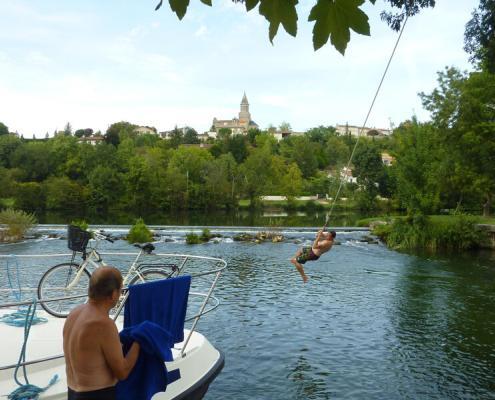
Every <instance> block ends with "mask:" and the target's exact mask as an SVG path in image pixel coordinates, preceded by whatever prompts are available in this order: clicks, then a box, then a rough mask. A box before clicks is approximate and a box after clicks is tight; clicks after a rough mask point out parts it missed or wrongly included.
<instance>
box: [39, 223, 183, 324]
mask: <svg viewBox="0 0 495 400" xmlns="http://www.w3.org/2000/svg"><path fill="white" fill-rule="evenodd" d="M90 239H94V240H95V246H94V247H92V248H90V249H91V251H90V252H89V253H88V252H87V251H86V250H87V246H88V243H89V241H90ZM101 240H106V241H108V242H111V243H113V242H114V240H113V239H112V237H111V236H110V235H107V234H105V233H104V232H103V231H99V232H87V231H85V230H82V229H80V228H79V227H76V226H73V225H69V227H68V247H69V249H70V250H72V252H73V253H72V259H71V261H70V262H67V263H61V264H57V265H54V266H53V267H50V268H49V269H48V270H47V271H46V272H45V273H44V274H43V276H42V277H41V279H40V281H39V283H38V300H39V303H40V304H41V306H42V307H43V309H44V310H45V311H46V312H47V313H49V314H51V315H53V316H54V317H59V318H65V317H67V315H69V312H70V310H71V309H72V308H74V307H75V306H78V305H79V304H82V303H85V302H86V297H87V291H88V286H89V279H90V277H91V272H90V270H89V269H88V266H89V265H91V266H92V267H93V269H96V268H98V267H100V266H104V265H106V264H105V262H104V261H103V259H102V258H101V255H100V253H98V244H99V242H100V241H101ZM135 246H136V247H138V248H139V249H140V251H139V253H138V255H137V257H136V258H135V260H134V261H133V263H132V264H131V266H130V268H129V271H128V272H127V274H126V275H125V276H124V277H123V287H126V286H128V285H135V284H138V283H142V282H145V281H151V280H156V279H167V278H169V277H171V276H172V275H173V273H174V272H176V271H177V269H178V268H177V266H176V265H175V264H138V261H139V259H140V258H141V256H142V255H143V254H148V255H149V254H152V252H153V250H154V249H155V246H153V245H152V244H151V243H146V244H144V245H139V244H135ZM77 253H82V262H81V263H80V264H78V263H76V262H74V259H75V256H76V254H77ZM168 268H170V271H166V269H168ZM68 297H70V298H68ZM54 299H55V300H54ZM121 299H122V297H121ZM119 303H120V301H119ZM117 307H119V305H117Z"/></svg>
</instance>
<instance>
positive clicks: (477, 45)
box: [464, 0, 495, 74]
mask: <svg viewBox="0 0 495 400" xmlns="http://www.w3.org/2000/svg"><path fill="white" fill-rule="evenodd" d="M494 31H495V0H480V3H479V6H478V9H477V10H474V12H473V16H472V18H471V20H470V21H469V22H468V23H467V24H466V30H465V33H464V43H465V46H464V50H466V51H467V52H468V53H469V54H470V55H471V57H470V61H471V62H472V63H473V64H475V65H477V66H478V67H481V69H486V70H487V71H488V72H490V73H492V74H494V73H495V36H494V35H493V32H494Z"/></svg>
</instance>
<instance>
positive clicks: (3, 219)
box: [0, 208, 38, 240]
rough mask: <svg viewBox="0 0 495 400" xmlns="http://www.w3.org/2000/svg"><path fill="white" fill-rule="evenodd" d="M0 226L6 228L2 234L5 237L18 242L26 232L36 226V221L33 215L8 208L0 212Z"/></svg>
mask: <svg viewBox="0 0 495 400" xmlns="http://www.w3.org/2000/svg"><path fill="white" fill-rule="evenodd" d="M0 224H2V225H6V226H7V230H6V231H5V233H4V234H3V235H4V236H5V237H8V238H11V239H13V240H19V239H22V237H23V236H24V235H25V234H26V232H27V231H28V230H30V229H31V228H33V227H34V226H36V225H37V224H38V221H37V220H36V217H35V216H34V215H33V214H29V213H26V212H24V211H22V210H14V209H13V208H8V209H6V210H3V211H0Z"/></svg>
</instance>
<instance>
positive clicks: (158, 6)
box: [155, 0, 163, 11]
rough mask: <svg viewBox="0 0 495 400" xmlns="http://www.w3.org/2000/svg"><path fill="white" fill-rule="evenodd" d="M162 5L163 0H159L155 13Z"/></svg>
mask: <svg viewBox="0 0 495 400" xmlns="http://www.w3.org/2000/svg"><path fill="white" fill-rule="evenodd" d="M162 4H163V0H160V2H159V3H158V4H157V5H156V7H155V11H156V10H158V9H159V8H160V7H161V6H162Z"/></svg>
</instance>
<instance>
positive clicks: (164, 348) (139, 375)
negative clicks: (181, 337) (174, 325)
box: [117, 321, 173, 400]
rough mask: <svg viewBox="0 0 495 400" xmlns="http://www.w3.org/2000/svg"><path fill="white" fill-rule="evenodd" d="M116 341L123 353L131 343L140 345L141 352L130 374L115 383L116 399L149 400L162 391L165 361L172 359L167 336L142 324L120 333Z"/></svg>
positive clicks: (161, 331)
mask: <svg viewBox="0 0 495 400" xmlns="http://www.w3.org/2000/svg"><path fill="white" fill-rule="evenodd" d="M120 341H121V342H122V344H123V348H124V354H126V353H127V351H129V348H130V347H131V345H132V343H133V342H134V341H137V342H138V343H139V344H140V345H141V350H140V352H139V357H138V360H137V362H136V365H135V367H134V368H133V370H132V372H131V373H130V375H129V376H128V377H127V379H126V380H124V381H121V382H118V383H117V399H119V400H136V399H142V400H149V399H151V397H152V396H153V395H154V394H155V393H157V392H164V391H165V390H166V388H167V383H168V382H167V369H166V367H165V361H171V360H172V351H171V349H170V348H171V347H172V346H173V343H172V337H171V335H170V334H169V333H168V332H167V331H166V330H165V329H163V328H162V327H161V326H159V325H157V324H155V323H153V322H149V321H144V322H141V323H140V324H139V325H136V326H132V327H130V328H125V329H124V330H122V332H120Z"/></svg>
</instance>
